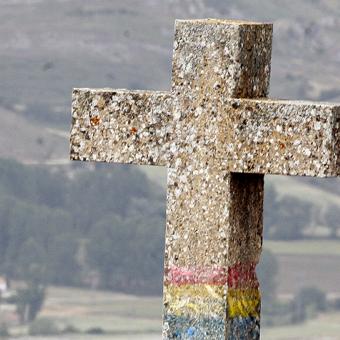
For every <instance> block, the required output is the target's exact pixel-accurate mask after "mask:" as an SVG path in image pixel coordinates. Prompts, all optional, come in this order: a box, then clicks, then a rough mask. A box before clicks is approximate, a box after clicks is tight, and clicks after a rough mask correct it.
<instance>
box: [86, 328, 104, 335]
mask: <svg viewBox="0 0 340 340" xmlns="http://www.w3.org/2000/svg"><path fill="white" fill-rule="evenodd" d="M86 333H87V334H104V333H105V331H104V330H103V329H102V328H100V327H94V328H90V329H88V330H87V331H86Z"/></svg>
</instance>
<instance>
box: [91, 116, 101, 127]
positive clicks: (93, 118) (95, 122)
mask: <svg viewBox="0 0 340 340" xmlns="http://www.w3.org/2000/svg"><path fill="white" fill-rule="evenodd" d="M90 121H91V125H92V126H96V125H98V124H99V123H100V118H99V117H98V116H94V117H92V118H91V119H90Z"/></svg>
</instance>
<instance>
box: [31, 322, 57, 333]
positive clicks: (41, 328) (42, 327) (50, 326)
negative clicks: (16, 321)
mask: <svg viewBox="0 0 340 340" xmlns="http://www.w3.org/2000/svg"><path fill="white" fill-rule="evenodd" d="M28 333H29V335H32V336H34V335H58V334H60V330H59V329H58V327H57V325H56V324H55V322H54V321H53V320H50V319H38V320H35V321H34V322H32V323H31V325H30V327H29V330H28Z"/></svg>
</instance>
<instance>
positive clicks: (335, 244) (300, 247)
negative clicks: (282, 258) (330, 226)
mask: <svg viewBox="0 0 340 340" xmlns="http://www.w3.org/2000/svg"><path fill="white" fill-rule="evenodd" d="M264 246H265V247H266V248H267V249H269V250H271V251H272V252H273V253H274V254H277V255H335V256H340V241H332V240H311V241H310V240H302V241H289V242H284V241H267V240H266V241H265V243H264Z"/></svg>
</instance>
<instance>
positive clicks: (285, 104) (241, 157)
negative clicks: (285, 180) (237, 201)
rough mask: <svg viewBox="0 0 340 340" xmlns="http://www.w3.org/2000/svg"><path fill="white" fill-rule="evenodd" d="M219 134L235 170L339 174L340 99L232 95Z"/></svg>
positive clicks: (226, 157)
mask: <svg viewBox="0 0 340 340" xmlns="http://www.w3.org/2000/svg"><path fill="white" fill-rule="evenodd" d="M218 139H219V140H218V143H217V150H218V152H217V153H218V157H221V158H222V159H223V162H225V165H226V166H227V168H228V169H230V171H232V172H251V173H261V174H282V175H283V174H284V175H302V176H318V177H331V176H339V175H340V105H335V104H321V103H313V102H296V101H283V100H271V99H268V100H266V99H257V100H253V99H234V100H233V99H228V100H227V101H226V113H225V115H224V117H223V118H222V125H221V128H220V129H219V138H218Z"/></svg>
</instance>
